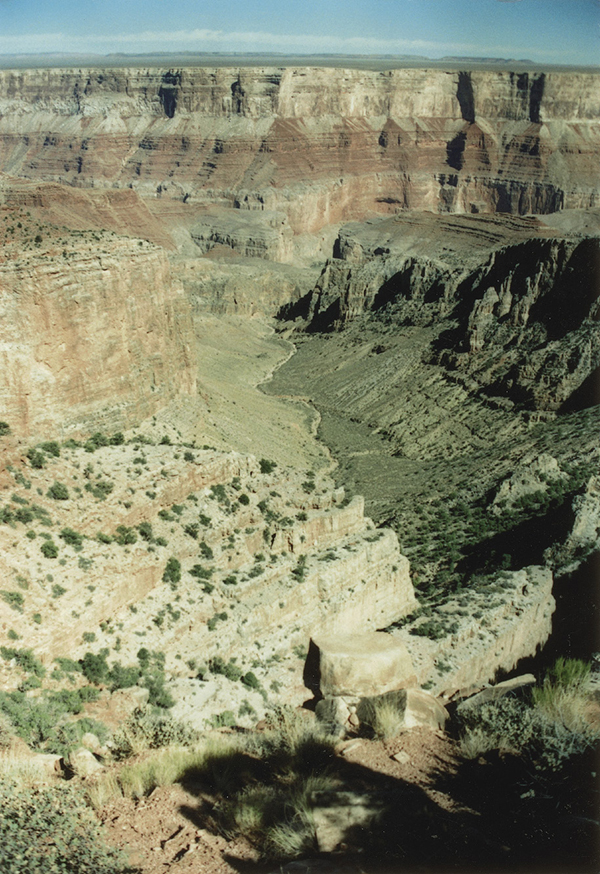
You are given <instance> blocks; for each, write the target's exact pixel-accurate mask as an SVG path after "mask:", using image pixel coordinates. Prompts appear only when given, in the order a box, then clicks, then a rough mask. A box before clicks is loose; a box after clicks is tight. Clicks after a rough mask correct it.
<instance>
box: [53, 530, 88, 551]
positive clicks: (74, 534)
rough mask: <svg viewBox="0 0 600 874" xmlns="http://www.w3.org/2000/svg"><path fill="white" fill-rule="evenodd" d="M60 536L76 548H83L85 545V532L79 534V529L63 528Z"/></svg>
mask: <svg viewBox="0 0 600 874" xmlns="http://www.w3.org/2000/svg"><path fill="white" fill-rule="evenodd" d="M58 536H59V537H60V539H61V540H64V542H65V543H68V544H69V546H72V547H73V548H74V549H81V548H82V546H83V534H79V532H78V531H73V529H72V528H63V529H62V531H61V532H60V534H59V535H58Z"/></svg>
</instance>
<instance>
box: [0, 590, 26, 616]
mask: <svg viewBox="0 0 600 874" xmlns="http://www.w3.org/2000/svg"><path fill="white" fill-rule="evenodd" d="M0 596H2V600H3V601H5V602H6V603H7V604H8V606H9V607H11V608H12V609H13V610H16V611H17V612H18V613H22V612H23V604H24V603H25V599H24V598H23V595H22V594H21V593H20V592H9V591H7V590H6V589H3V590H2V591H1V592H0Z"/></svg>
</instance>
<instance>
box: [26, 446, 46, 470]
mask: <svg viewBox="0 0 600 874" xmlns="http://www.w3.org/2000/svg"><path fill="white" fill-rule="evenodd" d="M27 458H28V459H29V463H30V465H31V466H32V467H33V468H35V469H36V470H41V469H42V468H43V467H45V466H46V456H45V455H44V453H43V452H40V451H39V449H34V448H31V449H28V450H27Z"/></svg>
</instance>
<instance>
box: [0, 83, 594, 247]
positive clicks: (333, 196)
mask: <svg viewBox="0 0 600 874" xmlns="http://www.w3.org/2000/svg"><path fill="white" fill-rule="evenodd" d="M599 115H600V102H599V100H598V77H597V76H596V75H594V74H583V73H567V72H562V73H559V72H556V73H548V74H544V73H525V72H523V73H521V72H518V71H517V72H483V71H482V72H472V73H470V72H445V71H442V70H427V69H422V70H421V69H405V70H391V71H386V72H372V71H367V70H342V69H338V70H332V69H319V68H280V67H278V68H275V67H274V68H255V69H252V68H240V69H234V68H225V67H223V68H218V69H202V68H189V69H178V70H168V71H167V70H160V69H143V68H138V69H101V70H100V69H87V70H75V69H68V70H67V69H65V70H59V69H53V70H38V71H34V70H12V71H3V72H1V73H0V170H3V171H5V172H9V173H12V174H14V175H17V176H21V177H26V178H35V179H44V180H52V181H58V182H65V183H68V184H70V185H75V186H78V187H92V186H93V187H109V188H112V187H121V188H127V187H132V188H134V189H135V190H137V191H138V192H140V193H141V194H144V195H148V196H150V197H152V198H155V197H174V198H176V199H178V200H180V201H185V202H186V203H188V204H195V205H196V206H199V207H206V206H207V205H208V206H210V205H213V204H218V205H220V206H228V207H233V208H241V209H249V210H263V209H265V210H273V211H280V212H283V213H285V214H286V215H287V216H288V219H289V224H290V227H291V228H292V229H293V231H294V232H295V233H299V232H314V231H316V230H317V229H318V228H320V227H322V226H323V225H326V224H331V223H334V222H337V221H347V220H348V219H351V218H357V219H358V218H363V217H364V216H366V215H367V214H370V213H373V212H375V213H384V214H385V213H390V212H395V211H397V210H398V209H405V208H409V209H430V210H433V211H435V212H513V213H527V212H553V211H555V210H557V209H561V208H565V207H583V208H587V207H590V206H593V205H595V204H596V203H597V199H598V188H599V186H598V174H597V160H598V152H599V149H600V127H599V124H598V118H599Z"/></svg>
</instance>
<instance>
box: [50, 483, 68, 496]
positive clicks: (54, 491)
mask: <svg viewBox="0 0 600 874" xmlns="http://www.w3.org/2000/svg"><path fill="white" fill-rule="evenodd" d="M47 494H48V497H49V498H52V499H53V500H54V501H68V500H69V490H68V489H67V487H66V485H65V484H64V483H59V482H54V483H53V484H52V485H51V486H50V488H49V489H48V493H47Z"/></svg>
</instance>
